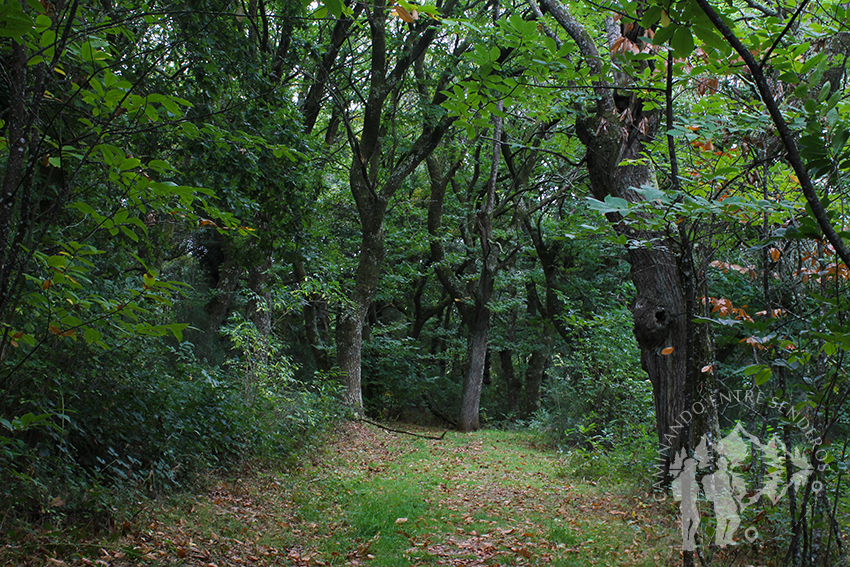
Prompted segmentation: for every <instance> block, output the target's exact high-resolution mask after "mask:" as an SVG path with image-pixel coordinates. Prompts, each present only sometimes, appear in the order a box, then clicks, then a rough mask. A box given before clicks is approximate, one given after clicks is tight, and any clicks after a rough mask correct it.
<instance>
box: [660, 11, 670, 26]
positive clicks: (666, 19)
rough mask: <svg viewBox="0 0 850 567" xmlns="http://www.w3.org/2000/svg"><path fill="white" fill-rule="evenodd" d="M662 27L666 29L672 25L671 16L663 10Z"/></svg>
mask: <svg viewBox="0 0 850 567" xmlns="http://www.w3.org/2000/svg"><path fill="white" fill-rule="evenodd" d="M660 23H661V27H662V28H666V27H667V26H669V25H670V14H668V13H667V10H661V22H660Z"/></svg>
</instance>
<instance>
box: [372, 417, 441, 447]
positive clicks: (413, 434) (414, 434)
mask: <svg viewBox="0 0 850 567" xmlns="http://www.w3.org/2000/svg"><path fill="white" fill-rule="evenodd" d="M359 421H362V422H364V423H368V424H370V425H374V426H375V427H380V428H381V429H383V430H385V431H392V432H393V433H403V434H404V435H411V436H413V437H421V438H422V439H433V440H435V441H442V440H443V437H445V436H446V433H448V432H447V431H443V434H442V435H440V436H439V437H436V436H434V435H422V434H421V433H413V432H412V431H404V430H401V429H393V428H391V427H386V426H383V425H381V424H380V423H376V422H374V421H372V420H371V419H366V418H365V417H361V418H360V419H359Z"/></svg>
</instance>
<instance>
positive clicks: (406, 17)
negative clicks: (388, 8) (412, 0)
mask: <svg viewBox="0 0 850 567" xmlns="http://www.w3.org/2000/svg"><path fill="white" fill-rule="evenodd" d="M393 10H395V12H396V13H397V14H398V17H399V18H401V19H402V20H403V21H405V22H407V23H408V24H412V23H413V22H415V21H416V20H418V19H419V14H417V13H416V10H413V13H412V14H411V13H410V12H408V11H407V10H405V9H404V8H402V7H401V6H399V5H398V4H396V5H395V6H393Z"/></svg>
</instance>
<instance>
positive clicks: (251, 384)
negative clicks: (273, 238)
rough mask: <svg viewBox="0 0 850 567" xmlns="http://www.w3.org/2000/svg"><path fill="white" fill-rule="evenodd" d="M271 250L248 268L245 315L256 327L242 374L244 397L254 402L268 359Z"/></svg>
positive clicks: (269, 343)
mask: <svg viewBox="0 0 850 567" xmlns="http://www.w3.org/2000/svg"><path fill="white" fill-rule="evenodd" d="M272 262H273V258H272V254H271V251H268V252H266V251H264V252H263V261H262V262H260V263H255V264H253V265H252V266H251V267H250V268H248V289H250V290H251V299H250V300H249V301H248V306H247V310H248V317H249V318H250V319H251V322H252V323H253V324H254V327H256V329H257V342H256V343H254V344H252V345H250V347H249V349H250V351H249V353H248V356H249V357H251V370H250V371H249V372H247V373H246V374H245V400H246V401H247V402H248V404H252V403H253V402H254V398H255V397H256V394H257V388H258V386H259V383H260V381H261V380H262V379H264V378H270V376H267V373H268V368H269V363H270V362H271V334H272V330H273V329H272V305H271V292H270V291H269V279H270V274H269V270H270V269H271V267H272Z"/></svg>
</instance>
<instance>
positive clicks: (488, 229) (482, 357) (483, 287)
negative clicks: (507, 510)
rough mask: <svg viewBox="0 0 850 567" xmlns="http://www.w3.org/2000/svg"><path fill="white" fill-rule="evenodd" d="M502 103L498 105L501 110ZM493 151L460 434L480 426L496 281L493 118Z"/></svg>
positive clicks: (498, 126)
mask: <svg viewBox="0 0 850 567" xmlns="http://www.w3.org/2000/svg"><path fill="white" fill-rule="evenodd" d="M497 11H498V9H497ZM501 105H502V103H501V102H500V103H499V110H501ZM493 123H494V126H493V151H492V156H493V159H492V162H491V164H490V176H489V178H488V179H487V195H486V197H485V199H484V204H483V206H482V207H481V210H480V211H478V213H477V214H476V229H477V231H478V238H479V239H480V242H481V273H480V275H479V276H478V287H477V288H476V292H475V308H474V309H475V310H474V314H473V316H472V326H471V327H470V339H469V371H468V373H467V374H466V376H465V378H464V381H463V390H462V393H461V400H460V417H459V419H458V427H459V429H460V430H461V431H475V430H476V429H478V428H479V427H480V422H479V416H478V409H479V404H480V403H481V388H482V385H483V381H484V368H485V364H486V357H487V340H488V337H489V334H490V306H489V305H488V304H489V303H490V299H491V298H492V297H493V286H494V284H495V282H496V271H497V270H498V261H499V256H498V252H497V249H496V248H495V247H493V246H492V245H491V239H492V236H493V226H492V223H493V210H494V209H495V206H496V181H497V178H498V173H499V156H500V154H501V149H500V146H501V142H500V140H501V138H502V119H501V118H500V117H498V116H495V117H494V118H493Z"/></svg>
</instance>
